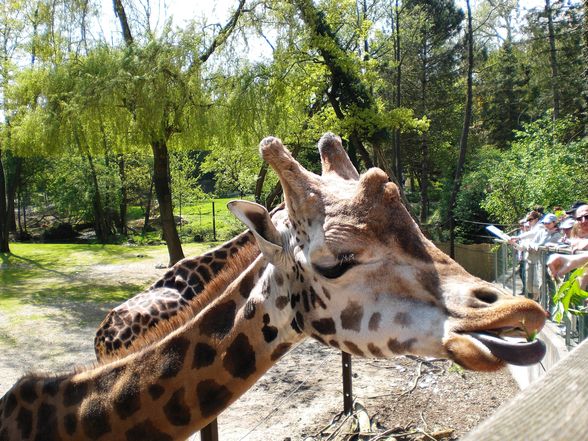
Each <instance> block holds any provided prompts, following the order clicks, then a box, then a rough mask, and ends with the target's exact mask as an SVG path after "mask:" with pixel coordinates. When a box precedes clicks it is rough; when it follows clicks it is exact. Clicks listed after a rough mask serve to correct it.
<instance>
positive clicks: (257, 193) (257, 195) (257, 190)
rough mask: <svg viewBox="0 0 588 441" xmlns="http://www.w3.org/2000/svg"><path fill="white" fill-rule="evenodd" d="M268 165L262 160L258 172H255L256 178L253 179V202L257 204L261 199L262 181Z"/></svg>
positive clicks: (260, 202)
mask: <svg viewBox="0 0 588 441" xmlns="http://www.w3.org/2000/svg"><path fill="white" fill-rule="evenodd" d="M267 169H268V165H267V162H264V163H263V164H262V165H261V168H260V169H259V173H258V174H257V179H256V180H255V195H254V196H255V202H257V203H258V204H262V203H263V201H262V200H261V192H262V191H263V183H264V182H265V177H266V175H267Z"/></svg>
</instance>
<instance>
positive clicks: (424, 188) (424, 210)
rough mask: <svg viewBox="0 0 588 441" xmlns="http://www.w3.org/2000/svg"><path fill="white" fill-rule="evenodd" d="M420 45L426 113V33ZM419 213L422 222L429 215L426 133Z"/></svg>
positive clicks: (422, 90) (423, 103)
mask: <svg viewBox="0 0 588 441" xmlns="http://www.w3.org/2000/svg"><path fill="white" fill-rule="evenodd" d="M422 43H423V46H422V57H423V58H422V66H421V68H422V72H421V114H422V115H423V116H424V115H426V114H427V86H428V78H427V69H428V53H427V35H426V32H425V36H424V37H423V42H422ZM421 154H422V167H421V179H420V180H421V213H420V219H421V222H422V223H424V222H426V221H427V217H428V216H429V140H428V137H427V134H426V133H423V135H422V136H421Z"/></svg>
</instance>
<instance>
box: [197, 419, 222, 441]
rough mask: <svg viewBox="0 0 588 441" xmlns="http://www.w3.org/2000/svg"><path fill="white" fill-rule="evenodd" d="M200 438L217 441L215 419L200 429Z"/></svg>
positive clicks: (206, 440)
mask: <svg viewBox="0 0 588 441" xmlns="http://www.w3.org/2000/svg"><path fill="white" fill-rule="evenodd" d="M200 440H201V441H218V424H217V420H216V419H215V420H213V421H212V422H211V423H210V424H209V425H208V426H206V427H204V428H203V429H202V430H201V431H200Z"/></svg>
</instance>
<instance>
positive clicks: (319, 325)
mask: <svg viewBox="0 0 588 441" xmlns="http://www.w3.org/2000/svg"><path fill="white" fill-rule="evenodd" d="M311 325H312V327H313V328H314V329H316V330H317V331H318V332H319V333H321V334H323V335H329V334H335V332H336V330H335V322H334V321H333V319H332V318H322V319H320V320H313V321H312V322H311Z"/></svg>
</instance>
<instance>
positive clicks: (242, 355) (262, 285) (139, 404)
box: [15, 256, 302, 440]
mask: <svg viewBox="0 0 588 441" xmlns="http://www.w3.org/2000/svg"><path fill="white" fill-rule="evenodd" d="M274 271H275V269H274V267H272V266H271V265H268V264H267V262H266V261H265V260H264V258H263V257H262V256H260V257H258V258H257V259H256V261H255V262H254V263H253V264H251V266H250V267H249V268H248V270H247V271H245V272H244V273H243V274H242V275H241V276H240V277H239V278H238V279H237V280H236V281H235V283H233V284H232V285H231V286H230V287H229V288H228V289H227V290H226V292H225V293H224V294H223V295H222V296H220V297H219V298H218V299H217V300H216V301H214V302H213V303H212V304H211V305H210V306H208V307H207V308H205V309H204V310H203V311H202V312H201V313H199V314H198V315H197V316H196V317H195V318H194V319H193V320H191V321H190V322H189V323H188V324H186V326H184V327H182V328H180V329H178V330H176V331H174V332H173V333H171V334H170V335H169V336H167V337H166V338H165V339H163V340H161V341H159V342H157V343H155V344H153V345H151V346H149V347H148V348H145V349H144V350H143V351H142V352H139V353H137V354H132V355H130V356H129V357H126V358H124V359H121V360H119V361H116V362H114V363H111V364H108V365H104V366H100V367H98V368H96V369H93V370H88V371H84V372H81V373H79V374H76V375H73V376H71V377H70V376H66V377H60V378H53V379H38V378H33V377H25V378H23V379H22V380H21V381H20V382H19V384H17V386H15V388H20V389H23V388H24V389H26V390H29V389H31V387H32V388H34V390H36V391H38V392H39V395H40V396H39V397H37V398H36V399H35V401H34V402H33V403H31V405H32V406H35V407H37V408H40V407H43V406H54V407H55V409H56V411H57V412H58V415H57V416H56V421H57V424H59V425H60V427H59V432H60V433H63V434H68V435H70V436H71V437H68V436H64V437H63V439H64V440H67V439H96V438H98V437H99V436H101V435H106V434H109V435H108V436H109V437H110V438H112V439H119V438H118V437H120V439H140V438H138V437H135V438H133V437H132V436H129V434H131V435H133V434H143V433H145V434H146V433H149V434H150V435H151V436H152V438H153V439H162V440H163V439H166V440H175V439H185V438H187V437H188V436H189V435H190V434H191V433H193V432H195V431H197V430H198V429H200V428H202V427H204V426H205V425H206V424H208V423H209V422H210V421H211V420H213V419H214V418H215V417H216V416H217V415H218V414H219V413H220V412H221V411H222V410H224V409H225V408H226V407H227V406H229V405H230V404H231V403H232V402H233V401H235V400H236V399H237V398H238V397H239V396H241V395H242V394H243V393H244V392H245V391H247V390H248V389H249V388H250V387H251V386H252V385H253V384H254V383H255V382H256V381H257V380H258V379H259V377H261V375H263V373H264V372H266V371H267V370H268V369H269V368H270V367H271V366H272V365H273V364H274V363H275V362H276V361H277V360H278V359H279V358H280V357H281V356H282V355H283V354H285V353H286V352H287V351H288V350H289V349H290V347H291V346H292V345H293V344H295V343H297V342H298V341H299V340H301V338H302V337H301V334H299V333H298V332H297V331H296V327H295V326H294V327H293V326H292V325H291V323H292V320H293V317H292V310H291V308H288V307H285V306H286V305H285V304H284V302H281V303H280V302H277V303H278V304H279V305H280V306H279V307H276V306H274V305H275V304H276V302H275V301H274V298H276V299H277V298H278V297H280V298H284V297H286V296H287V293H286V292H284V293H282V292H281V291H282V290H283V291H285V288H283V287H281V284H280V283H276V281H275V279H276V277H275V274H274ZM278 279H280V277H278ZM268 296H271V297H272V298H270V299H267V298H266V297H268ZM286 298H287V297H286ZM268 305H269V306H268ZM280 308H281V309H280ZM31 382H33V384H31ZM27 383H28V384H27ZM39 383H40V384H39ZM49 383H51V384H52V388H53V389H57V391H56V393H53V394H51V395H50V394H43V393H42V392H41V391H44V390H47V389H49V387H48V386H47V384H49ZM39 400H41V401H39ZM68 415H70V416H72V415H74V416H75V421H76V424H73V425H72V424H69V425H68V421H71V418H74V417H71V418H70V420H68ZM70 432H71V433H70ZM156 435H158V436H159V438H158V436H156ZM110 438H109V439H110Z"/></svg>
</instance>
